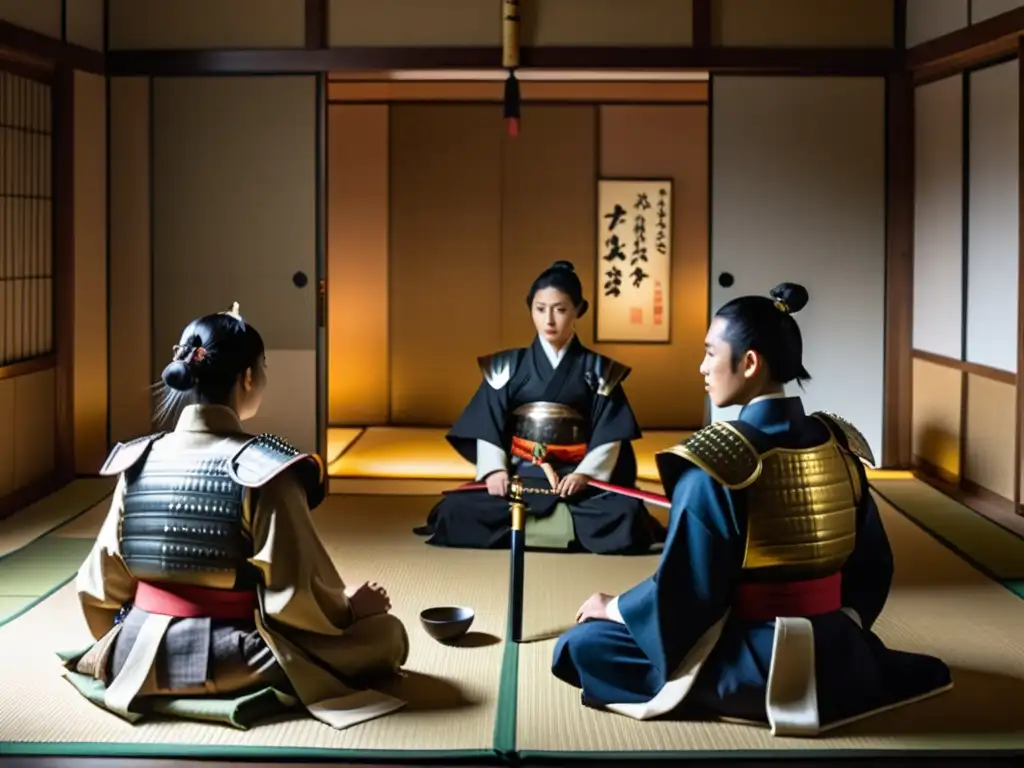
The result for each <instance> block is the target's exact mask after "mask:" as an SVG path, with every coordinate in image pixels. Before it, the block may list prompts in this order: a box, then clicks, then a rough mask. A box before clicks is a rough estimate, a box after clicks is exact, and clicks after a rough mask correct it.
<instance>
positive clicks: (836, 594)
mask: <svg viewBox="0 0 1024 768" xmlns="http://www.w3.org/2000/svg"><path fill="white" fill-rule="evenodd" d="M806 303H807V292H806V291H805V290H804V289H803V288H802V287H800V286H797V285H793V284H783V285H781V286H779V287H778V288H776V289H775V290H774V291H773V292H772V299H768V298H766V297H761V296H745V297H742V298H739V299H736V300H734V301H731V302H729V303H728V304H726V305H725V306H724V307H722V308H721V309H720V310H719V311H718V313H717V315H716V317H715V318H714V320H713V321H712V323H711V327H710V329H709V331H708V334H707V338H706V340H705V350H706V352H705V357H704V362H703V363H702V364H701V368H700V372H701V375H702V376H703V377H704V380H705V383H706V387H707V391H708V394H709V396H710V398H711V400H712V402H714V403H715V405H718V406H721V407H726V406H730V405H742V406H743V409H742V410H741V411H740V414H739V419H738V420H737V421H732V422H717V423H714V424H712V425H711V426H709V427H705V428H704V429H702V430H700V431H699V432H697V433H696V434H695V435H694V436H693V437H691V438H690V439H689V440H687V441H685V442H683V443H682V444H680V445H677V446H675V447H673V448H670V449H668V450H667V451H663V452H661V453H660V454H659V455H658V457H657V458H658V469H659V472H660V474H661V479H662V483H663V484H664V487H665V492H666V493H667V495H668V496H669V497H670V498H671V499H672V509H671V515H670V521H669V533H668V539H667V541H666V542H665V549H664V551H663V553H662V556H661V562H660V564H659V565H658V569H657V572H656V573H655V574H654V575H653V576H652V577H650V578H649V579H647V580H646V581H643V582H641V583H640V584H638V585H637V586H635V587H633V588H632V589H630V590H628V591H626V592H624V593H623V594H621V595H619V596H618V597H614V598H613V597H611V596H610V595H605V594H600V593H598V594H595V595H592V596H591V597H590V598H589V599H588V600H587V601H586V602H585V603H584V604H583V606H582V607H581V608H580V611H579V613H578V615H577V622H578V624H577V626H575V627H573V628H572V629H571V630H569V631H568V632H567V633H566V634H564V635H563V636H562V637H561V638H560V639H559V641H558V643H557V645H556V646H555V652H554V660H553V672H554V674H555V675H556V676H557V677H559V678H560V679H562V680H564V681H565V682H567V683H569V684H570V685H573V686H576V687H579V688H582V697H583V703H584V705H587V706H591V707H595V708H598V709H605V710H609V711H612V712H616V713H619V714H622V715H626V716H629V717H633V718H636V719H640V720H646V719H650V718H654V717H658V716H660V715H664V714H667V713H669V712H672V711H673V710H679V711H678V712H677V714H684V715H690V714H697V713H700V714H710V715H712V716H717V717H720V718H726V719H732V720H736V719H738V720H742V721H747V722H754V723H759V724H767V725H769V726H770V727H771V730H772V733H773V735H778V736H815V735H817V734H819V733H821V732H823V731H825V730H828V729H830V728H835V727H837V726H840V725H843V724H844V723H847V722H850V721H852V720H857V719H860V718H862V717H865V716H867V715H870V714H873V713H876V712H881V711H883V710H886V709H891V708H892V707H895V706H898V705H900V704H909V703H911V702H914V701H917V700H919V699H922V698H924V697H927V696H931V695H933V694H937V693H940V692H942V691H945V690H948V689H949V688H951V687H952V682H951V678H950V672H949V669H948V667H947V666H946V665H945V664H944V663H943V662H942V661H940V660H939V659H936V658H932V657H931V656H925V655H922V654H917V653H904V652H901V651H895V650H889V649H888V648H886V647H885V645H884V644H883V643H882V641H881V640H880V639H879V638H878V637H877V636H876V635H875V634H874V633H873V632H872V631H871V629H872V626H873V625H874V623H875V621H876V620H877V619H878V616H879V614H880V613H881V612H882V609H883V607H884V606H885V602H886V599H887V598H888V595H889V588H890V584H891V581H892V573H893V558H892V550H891V549H890V546H889V540H888V538H887V537H886V533H885V529H884V528H883V527H882V522H881V520H880V519H879V515H878V509H877V508H876V507H875V503H874V501H873V500H872V498H871V494H870V492H869V489H868V484H867V479H866V476H865V472H864V467H863V464H862V463H861V461H862V460H863V461H867V462H871V463H873V459H872V455H871V449H870V448H869V447H868V445H867V442H866V441H865V440H864V437H863V436H862V435H861V433H860V432H859V431H858V430H857V429H856V428H855V427H854V426H853V425H851V424H849V423H848V422H846V421H844V420H843V419H841V418H839V417H837V416H832V415H829V414H825V413H814V414H811V415H807V414H805V413H804V409H803V406H802V404H801V401H800V398H798V397H787V396H786V395H785V393H784V391H783V385H784V384H786V383H787V382H790V381H793V380H796V381H798V382H802V381H805V380H807V379H809V378H810V376H809V375H808V374H807V371H806V370H805V369H804V367H803V364H802V362H801V357H802V347H803V345H802V341H801V335H800V329H799V327H798V326H797V324H796V322H795V321H794V319H793V318H792V316H791V314H790V313H791V312H796V311H798V310H799V309H800V308H801V307H803V306H804V304H806ZM681 705H682V706H681Z"/></svg>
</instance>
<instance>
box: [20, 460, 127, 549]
mask: <svg viewBox="0 0 1024 768" xmlns="http://www.w3.org/2000/svg"><path fill="white" fill-rule="evenodd" d="M113 490H114V480H113V479H111V478H107V477H87V478H82V479H80V480H75V481H73V482H72V483H69V484H68V485H66V486H64V487H63V488H60V489H59V490H57V491H54V492H53V493H51V494H49V495H48V496H46V497H45V498H43V499H40V500H39V501H37V502H36V503H35V504H30V505H29V506H27V507H25V508H24V509H22V510H21V511H19V512H17V513H15V514H13V515H11V516H10V517H9V518H7V519H6V520H3V521H0V558H2V557H3V556H5V555H8V554H10V553H11V552H14V551H15V550H18V549H21V548H22V547H24V546H25V545H26V544H29V543H31V542H32V541H34V540H35V539H38V538H39V537H40V536H43V535H45V534H47V533H49V532H51V531H53V530H54V529H55V528H57V527H58V526H61V525H63V524H64V523H66V522H67V521H68V520H72V519H74V518H75V517H77V516H78V515H81V514H82V513H83V512H86V511H87V510H89V509H90V508H92V507H93V506H94V505H96V504H99V503H100V502H101V501H102V500H103V499H105V498H107V497H108V496H109V495H110V493H111V492H112V491H113Z"/></svg>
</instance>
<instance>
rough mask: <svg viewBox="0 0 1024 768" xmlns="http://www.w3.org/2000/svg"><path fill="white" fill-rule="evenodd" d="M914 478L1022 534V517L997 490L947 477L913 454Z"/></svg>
mask: <svg viewBox="0 0 1024 768" xmlns="http://www.w3.org/2000/svg"><path fill="white" fill-rule="evenodd" d="M914 477H916V478H917V479H918V480H920V481H921V482H923V483H927V484H928V485H930V486H931V487H932V488H934V489H935V490H937V491H940V492H942V493H944V494H945V495H946V496H949V497H950V498H951V499H954V500H956V501H958V502H960V503H961V504H963V505H964V506H965V507H969V508H970V509H973V510H974V511H975V512H977V513H978V514H980V515H983V516H984V517H987V518H988V519H989V520H991V521H992V522H994V523H996V524H997V525H1001V526H1002V527H1003V528H1006V529H1007V530H1009V531H1012V532H1013V533H1016V534H1017V535H1024V520H1022V519H1021V517H1020V515H1019V514H1018V515H1014V514H1013V509H1014V507H1013V503H1012V502H1011V501H1010V500H1009V499H1004V498H1003V497H1002V496H1000V495H999V494H998V493H994V492H992V491H990V490H988V489H987V488H984V487H982V486H980V485H978V484H977V483H975V482H972V481H970V480H965V479H961V478H955V477H950V476H949V474H948V473H946V472H943V471H942V470H940V469H939V468H938V467H936V466H935V465H933V464H930V463H929V462H927V461H925V460H924V459H921V458H920V457H917V456H915V457H914Z"/></svg>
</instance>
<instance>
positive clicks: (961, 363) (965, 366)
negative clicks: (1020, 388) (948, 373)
mask: <svg viewBox="0 0 1024 768" xmlns="http://www.w3.org/2000/svg"><path fill="white" fill-rule="evenodd" d="M913 355H914V359H915V360H924V361H925V362H928V363H934V364H935V365H941V366H943V367H944V368H952V369H954V370H956V371H961V372H963V373H965V374H967V373H970V374H973V375H974V376H980V377H981V378H983V379H991V380H992V381H998V382H1001V383H1003V384H1009V385H1010V386H1011V387H1016V386H1017V374H1015V373H1012V372H1011V371H1004V370H1003V369H1002V368H992V367H991V366H988V365H981V364H980V363H969V362H967V361H966V360H955V359H954V358H952V357H946V356H945V355H936V354H935V353H934V352H925V351H924V350H923V349H915V350H914V352H913Z"/></svg>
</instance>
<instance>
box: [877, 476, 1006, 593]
mask: <svg viewBox="0 0 1024 768" xmlns="http://www.w3.org/2000/svg"><path fill="white" fill-rule="evenodd" d="M872 485H873V486H874V487H875V489H876V490H877V491H878V492H879V493H880V494H881V495H882V496H884V497H885V498H886V499H887V500H888V501H889V502H891V503H892V504H893V505H895V506H896V507H897V508H899V509H900V510H902V511H903V513H904V514H906V515H908V516H910V517H912V518H913V519H915V520H916V521H917V522H919V523H920V524H921V525H923V526H924V527H925V528H927V529H928V530H930V531H931V532H932V533H934V534H935V535H936V536H938V537H939V538H941V539H943V540H945V541H946V542H948V543H949V544H951V545H952V546H953V547H955V548H956V549H957V550H958V551H959V552H961V553H962V554H963V555H965V556H966V557H968V558H969V559H971V560H973V561H974V562H975V563H977V564H978V565H980V566H981V567H982V568H984V569H985V570H987V571H988V572H989V573H991V574H992V575H993V576H995V577H996V578H997V579H1000V580H1003V581H1014V580H1021V579H1024V538H1021V537H1020V536H1018V535H1017V534H1015V533H1013V532H1012V531H1009V530H1007V529H1006V528H1003V527H1002V526H1001V525H997V524H996V523H994V522H992V521H991V520H989V519H988V518H987V517H985V516H984V515H981V514H979V513H977V512H975V511H974V510H972V509H969V508H968V507H965V506H964V505H963V504H961V503H960V502H958V501H956V500H955V499H951V498H950V497H949V496H947V495H946V494H944V493H942V492H941V491H937V490H936V489H935V488H932V487H931V486H930V485H928V484H927V483H923V482H921V481H920V480H916V479H912V478H911V479H902V480H874V481H872Z"/></svg>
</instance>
